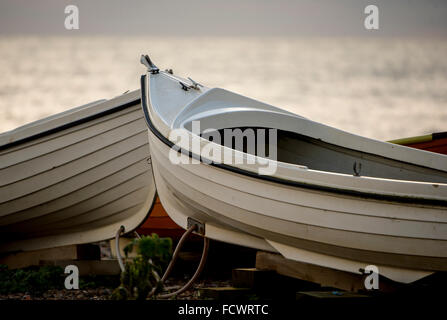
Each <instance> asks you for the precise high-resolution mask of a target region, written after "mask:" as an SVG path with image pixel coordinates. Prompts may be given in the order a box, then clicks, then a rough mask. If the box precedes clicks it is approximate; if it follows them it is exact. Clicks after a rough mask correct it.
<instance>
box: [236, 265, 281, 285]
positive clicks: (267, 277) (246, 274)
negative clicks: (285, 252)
mask: <svg viewBox="0 0 447 320" xmlns="http://www.w3.org/2000/svg"><path fill="white" fill-rule="evenodd" d="M274 277H275V272H273V271H269V270H260V269H256V268H237V269H233V271H232V284H233V286H234V287H235V288H261V287H267V286H271V285H272V282H273V280H274Z"/></svg>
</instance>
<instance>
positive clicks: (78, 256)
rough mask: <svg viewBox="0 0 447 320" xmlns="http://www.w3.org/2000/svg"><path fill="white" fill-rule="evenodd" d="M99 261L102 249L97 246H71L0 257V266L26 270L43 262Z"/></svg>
mask: <svg viewBox="0 0 447 320" xmlns="http://www.w3.org/2000/svg"><path fill="white" fill-rule="evenodd" d="M68 259H71V260H99V259H101V253H100V249H99V247H98V246H97V245H92V244H82V245H70V246H63V247H57V248H50V249H42V250H35V251H23V252H17V253H12V254H7V255H4V256H2V257H0V264H5V265H7V266H8V268H9V269H19V268H26V267H29V266H37V265H39V263H40V261H41V260H68Z"/></svg>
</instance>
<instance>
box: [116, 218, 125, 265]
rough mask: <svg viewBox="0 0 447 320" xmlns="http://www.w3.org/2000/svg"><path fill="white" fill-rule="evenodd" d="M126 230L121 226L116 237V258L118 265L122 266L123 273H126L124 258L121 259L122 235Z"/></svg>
mask: <svg viewBox="0 0 447 320" xmlns="http://www.w3.org/2000/svg"><path fill="white" fill-rule="evenodd" d="M124 230H125V228H124V226H121V227H120V228H119V229H118V231H117V232H116V235H115V249H116V257H117V258H118V263H119V265H120V269H121V271H122V272H124V263H123V258H121V252H120V235H121V233H123V232H124Z"/></svg>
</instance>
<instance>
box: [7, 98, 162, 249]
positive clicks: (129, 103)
mask: <svg viewBox="0 0 447 320" xmlns="http://www.w3.org/2000/svg"><path fill="white" fill-rule="evenodd" d="M146 130H147V129H146V125H145V121H144V118H143V114H142V112H141V106H140V92H139V90H137V91H133V92H130V93H127V94H123V95H121V96H119V97H117V98H114V99H111V100H101V101H97V102H93V103H90V104H88V105H84V106H81V107H78V108H74V109H71V110H69V111H66V112H63V113H60V114H56V115H54V116H51V117H49V118H45V119H42V120H39V121H37V122H33V123H30V124H28V125H25V126H23V127H19V128H17V129H15V130H12V131H9V132H6V133H3V134H1V135H0V252H7V251H20V250H36V249H43V248H49V247H57V246H63V245H70V244H80V243H88V242H94V241H100V240H105V239H109V238H112V237H114V236H115V234H116V232H117V230H118V229H119V228H120V227H121V226H124V227H125V231H126V232H128V231H132V230H133V229H135V228H137V227H138V226H139V225H140V224H141V223H142V222H143V221H144V220H145V218H146V216H147V215H148V213H149V211H150V209H151V206H152V203H153V201H154V198H155V192H156V191H155V186H154V182H153V176H152V168H151V163H150V155H149V146H148V139H147V133H146Z"/></svg>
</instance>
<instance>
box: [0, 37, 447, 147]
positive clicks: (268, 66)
mask: <svg viewBox="0 0 447 320" xmlns="http://www.w3.org/2000/svg"><path fill="white" fill-rule="evenodd" d="M141 53H149V54H150V56H151V58H152V59H153V60H154V62H155V63H156V64H157V65H158V66H159V67H160V68H172V69H173V70H174V72H175V73H177V74H179V75H182V76H185V77H186V76H189V77H191V78H193V79H194V80H196V81H198V82H201V83H203V84H206V85H207V86H211V87H222V88H226V89H229V90H232V91H235V92H238V93H241V94H243V95H246V96H249V97H252V98H255V99H258V100H261V101H264V102H267V103H270V104H272V105H275V106H277V107H281V108H284V109H287V110H289V111H292V112H295V113H298V114H300V115H302V116H304V117H307V118H310V119H312V120H315V121H319V122H322V123H325V124H328V125H331V126H334V127H337V128H340V129H343V130H345V131H350V132H353V133H356V134H360V135H365V136H368V137H372V138H376V139H393V138H399V137H404V136H412V135H420V134H424V133H429V132H435V131H446V130H447V58H446V57H447V41H446V39H422V38H420V39H366V38H365V39H360V38H356V39H348V38H340V39H334V38H327V39H325V38H265V39H264V38H175V37H168V38H144V37H70V38H58V37H3V38H1V37H0V120H1V121H0V131H1V132H3V131H6V130H10V129H13V128H15V127H17V126H20V125H22V124H25V123H27V122H30V121H33V120H37V119H39V118H42V117H46V116H48V115H51V114H53V113H56V112H61V111H64V110H66V109H69V108H72V107H75V106H78V105H82V104H85V103H88V102H90V101H92V100H97V99H101V98H111V97H114V96H117V95H119V94H121V93H123V92H125V91H127V90H133V89H136V88H138V86H139V75H140V74H141V73H142V72H144V68H143V67H142V66H141V65H140V63H139V57H140V54H141Z"/></svg>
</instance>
